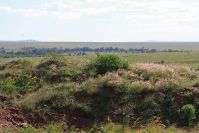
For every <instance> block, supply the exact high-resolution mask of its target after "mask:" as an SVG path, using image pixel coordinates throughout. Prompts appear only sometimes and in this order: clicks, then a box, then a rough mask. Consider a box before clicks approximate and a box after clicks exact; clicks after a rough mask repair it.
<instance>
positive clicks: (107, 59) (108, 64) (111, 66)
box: [88, 54, 129, 74]
mask: <svg viewBox="0 0 199 133" xmlns="http://www.w3.org/2000/svg"><path fill="white" fill-rule="evenodd" d="M88 67H89V69H90V70H93V72H96V74H105V73H106V72H112V71H116V70H118V69H126V70H127V69H129V64H128V63H127V62H126V61H124V60H122V59H121V58H120V57H119V56H117V55H112V54H110V55H99V56H98V57H97V58H96V59H95V60H94V62H92V63H91V64H89V65H88Z"/></svg>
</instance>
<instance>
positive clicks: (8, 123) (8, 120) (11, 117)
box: [0, 107, 26, 131]
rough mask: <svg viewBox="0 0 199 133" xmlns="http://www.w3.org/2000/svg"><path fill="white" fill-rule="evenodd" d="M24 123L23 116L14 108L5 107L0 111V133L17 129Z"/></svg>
mask: <svg viewBox="0 0 199 133" xmlns="http://www.w3.org/2000/svg"><path fill="white" fill-rule="evenodd" d="M23 123H26V120H25V118H24V114H23V113H22V112H21V111H20V109H19V108H16V107H5V108H1V109H0V131H1V129H5V128H10V129H17V128H18V127H20V126H21V125H23Z"/></svg>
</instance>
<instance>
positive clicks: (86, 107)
mask: <svg viewBox="0 0 199 133" xmlns="http://www.w3.org/2000/svg"><path fill="white" fill-rule="evenodd" d="M13 62H15V63H13ZM16 62H17V63H16ZM10 64H12V65H10ZM1 66H2V67H1V71H0V78H1V81H0V92H1V93H0V107H1V109H0V113H1V114H3V115H0V129H2V131H4V132H6V131H8V132H9V131H13V130H15V131H17V132H19V133H20V132H33V133H34V132H58V133H59V132H64V130H65V131H68V132H91V133H94V132H99V133H111V132H115V133H118V132H124V133H131V132H132V133H134V132H140V133H145V132H147V133H148V132H149V133H150V132H151V133H156V132H157V133H161V132H162V133H163V132H171V133H172V132H179V133H181V132H182V133H183V132H186V130H187V131H188V130H191V131H190V132H192V131H193V132H196V130H197V129H198V128H197V124H198V120H199V118H198V114H197V112H198V111H199V88H198V83H199V72H198V71H197V70H195V69H193V68H191V67H189V66H187V65H172V64H158V63H134V64H129V63H128V62H127V61H126V60H125V59H123V58H121V57H120V56H118V55H99V56H97V57H96V58H95V59H91V60H90V61H88V62H87V63H85V64H82V65H80V66H79V64H78V65H77V64H75V63H74V62H71V61H70V60H68V59H67V58H65V57H64V56H60V55H57V54H51V55H48V56H46V57H44V58H43V60H42V61H41V62H40V63H39V64H35V63H31V62H30V61H27V60H17V61H11V62H8V63H5V64H1ZM4 113H5V114H4ZM8 118H9V119H8ZM1 122H2V123H1ZM5 123H7V124H5ZM24 123H25V126H24ZM52 123H54V124H52ZM56 123H57V124H56ZM1 125H4V126H1ZM176 127H178V128H179V129H176ZM183 129H184V130H185V131H184V130H183Z"/></svg>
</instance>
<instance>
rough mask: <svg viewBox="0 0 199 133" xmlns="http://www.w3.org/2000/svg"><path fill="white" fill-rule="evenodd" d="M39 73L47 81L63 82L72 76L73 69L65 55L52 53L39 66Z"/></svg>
mask: <svg viewBox="0 0 199 133" xmlns="http://www.w3.org/2000/svg"><path fill="white" fill-rule="evenodd" d="M37 69H38V70H39V75H40V76H41V78H43V79H44V80H45V81H47V82H53V83H54V82H62V81H68V80H70V79H71V78H72V70H71V69H70V67H69V65H68V64H67V60H66V58H65V57H64V56H62V55H58V54H50V55H47V56H46V57H44V59H43V60H42V62H41V63H40V64H39V65H38V66H37Z"/></svg>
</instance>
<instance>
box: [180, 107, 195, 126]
mask: <svg viewBox="0 0 199 133" xmlns="http://www.w3.org/2000/svg"><path fill="white" fill-rule="evenodd" d="M180 116H181V119H182V121H183V122H184V124H185V125H186V126H188V127H190V126H192V125H193V120H195V119H196V109H195V107H194V106H193V105H191V104H186V105H184V106H182V108H181V110H180Z"/></svg>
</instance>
